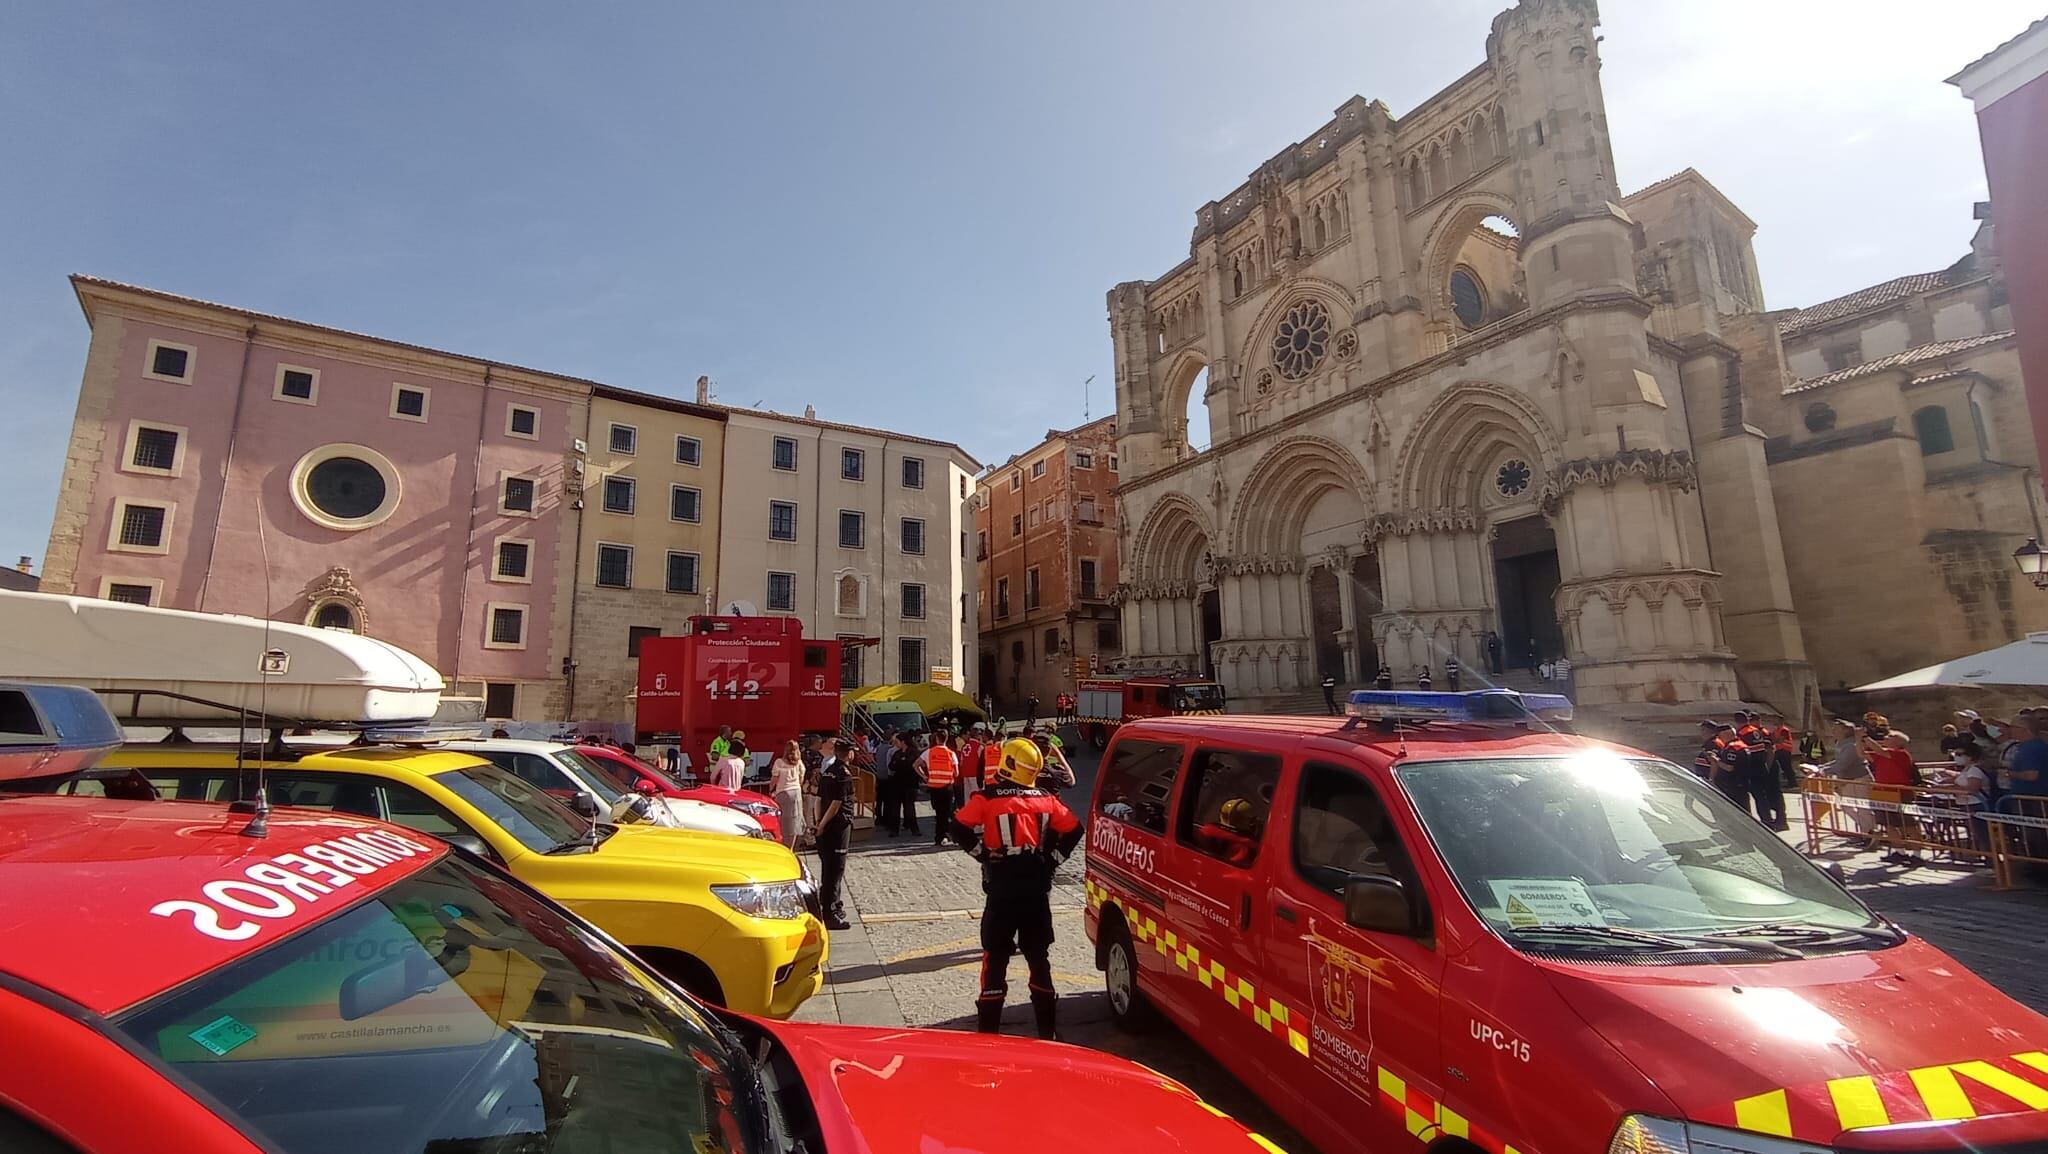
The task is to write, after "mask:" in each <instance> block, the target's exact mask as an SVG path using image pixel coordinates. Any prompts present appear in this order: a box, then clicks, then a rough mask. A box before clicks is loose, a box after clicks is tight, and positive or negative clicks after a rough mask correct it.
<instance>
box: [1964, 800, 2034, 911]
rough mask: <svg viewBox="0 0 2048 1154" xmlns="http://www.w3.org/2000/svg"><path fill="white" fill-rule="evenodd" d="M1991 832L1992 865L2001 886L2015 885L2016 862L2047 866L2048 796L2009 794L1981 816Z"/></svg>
mask: <svg viewBox="0 0 2048 1154" xmlns="http://www.w3.org/2000/svg"><path fill="white" fill-rule="evenodd" d="M1979 816H1980V817H1981V818H1982V819H1983V822H1984V825H1985V826H1986V828H1987V829H1988V830H1989V831H1990V837H1991V845H1992V858H1991V868H1992V870H1993V871H1994V876H1995V878H1996V881H1997V885H1998V888H1999V889H2011V888H2012V887H2013V884H2014V882H2013V864H2014V863H2015V862H2026V863H2029V864H2032V865H2048V797H2029V796H2024V795H2021V794H2012V793H2009V794H2007V795H2005V796H2004V797H2002V798H1999V799H1998V804H1997V805H1996V806H1994V807H1992V811H1991V812H1989V813H1985V814H1981V815H1979Z"/></svg>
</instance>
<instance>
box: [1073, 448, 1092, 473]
mask: <svg viewBox="0 0 2048 1154" xmlns="http://www.w3.org/2000/svg"><path fill="white" fill-rule="evenodd" d="M1074 467H1075V468H1076V469H1093V468H1094V467H1095V454H1093V453H1091V452H1089V451H1088V450H1086V449H1076V450H1075V451H1074Z"/></svg>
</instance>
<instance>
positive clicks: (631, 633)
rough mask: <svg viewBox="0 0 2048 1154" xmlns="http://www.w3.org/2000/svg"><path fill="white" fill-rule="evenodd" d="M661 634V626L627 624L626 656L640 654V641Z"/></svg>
mask: <svg viewBox="0 0 2048 1154" xmlns="http://www.w3.org/2000/svg"><path fill="white" fill-rule="evenodd" d="M659 636H661V628H660V627H659V626H655V625H628V626H627V627H626V656H628V657H638V656H640V643H641V642H642V641H645V640H646V639H648V638H649V637H659Z"/></svg>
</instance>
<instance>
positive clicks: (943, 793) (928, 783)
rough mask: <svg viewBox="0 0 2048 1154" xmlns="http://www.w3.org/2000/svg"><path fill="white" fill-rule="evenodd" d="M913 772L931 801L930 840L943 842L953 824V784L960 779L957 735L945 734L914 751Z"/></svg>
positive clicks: (937, 842) (938, 843) (934, 843)
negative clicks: (922, 784) (922, 780)
mask: <svg viewBox="0 0 2048 1154" xmlns="http://www.w3.org/2000/svg"><path fill="white" fill-rule="evenodd" d="M917 776H918V777H920V778H922V779H924V792H925V796H926V797H928V798H930V799H931V803H932V844H933V845H945V844H946V834H947V833H949V832H950V831H951V830H952V828H953V787H954V784H955V783H957V782H958V781H959V780H960V739H959V738H958V737H955V736H953V735H951V734H948V735H946V736H944V737H940V738H938V739H936V740H934V741H933V742H932V744H931V748H929V749H927V750H925V751H924V752H923V753H920V754H918V755H917Z"/></svg>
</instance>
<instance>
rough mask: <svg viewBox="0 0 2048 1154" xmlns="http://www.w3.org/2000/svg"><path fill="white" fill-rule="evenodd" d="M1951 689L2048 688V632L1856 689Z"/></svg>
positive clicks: (1871, 691) (1872, 690)
mask: <svg viewBox="0 0 2048 1154" xmlns="http://www.w3.org/2000/svg"><path fill="white" fill-rule="evenodd" d="M1936 686H1951V687H1957V688H1965V689H1977V688H1984V689H1989V688H1994V687H1998V686H2048V633H2029V634H2027V635H2026V637H2025V638H2023V639H2021V640H2019V641H2015V642H2013V643H2012V644H2010V645H2001V646H1999V647H1998V648H1996V649H1987V650H1985V651H1984V652H1982V653H1972V654H1970V655H1969V656H1968V657H1958V658H1955V659H1954V660H1952V661H1944V662H1942V663H1941V664H1939V665H1929V666H1927V667H1925V668H1923V669H1915V670H1914V671H1913V672H1911V673H1901V674H1899V675H1898V676H1897V677H1887V678H1885V679H1884V680H1883V681H1873V682H1871V683H1870V684H1868V685H1859V686H1857V687H1856V689H1855V692H1857V693H1874V692H1876V691H1878V690H1882V689H1930V688H1933V687H1936Z"/></svg>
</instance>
